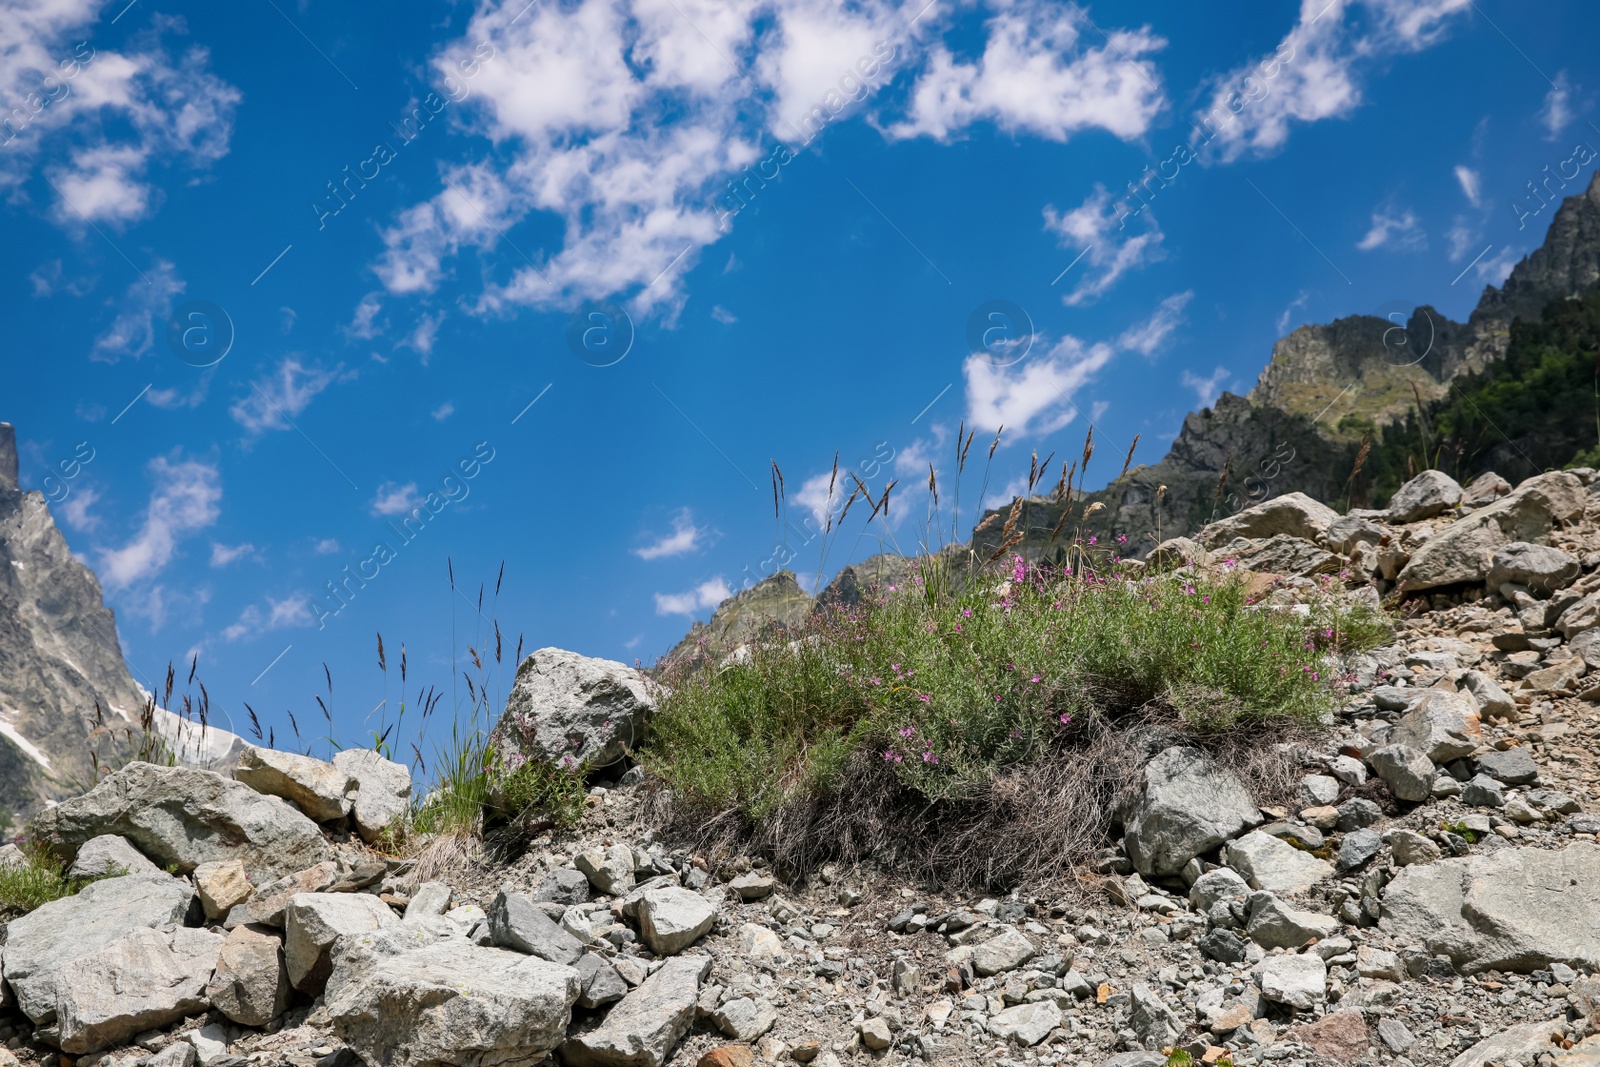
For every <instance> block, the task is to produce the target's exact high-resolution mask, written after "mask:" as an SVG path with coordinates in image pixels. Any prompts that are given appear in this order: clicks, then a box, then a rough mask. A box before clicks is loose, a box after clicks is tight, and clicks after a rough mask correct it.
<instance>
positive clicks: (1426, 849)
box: [1383, 830, 1444, 867]
mask: <svg viewBox="0 0 1600 1067" xmlns="http://www.w3.org/2000/svg"><path fill="white" fill-rule="evenodd" d="M1383 840H1384V842H1385V843H1386V844H1387V845H1388V846H1389V848H1390V849H1391V850H1392V851H1393V852H1394V864H1395V866H1396V867H1409V866H1411V865H1412V864H1413V863H1432V862H1433V861H1434V860H1436V859H1438V858H1439V857H1440V856H1442V855H1443V854H1444V852H1443V850H1442V849H1440V848H1439V846H1438V845H1436V844H1434V843H1433V842H1432V841H1430V840H1428V839H1427V838H1426V837H1423V836H1422V835H1421V834H1419V833H1417V832H1416V831H1415V830H1390V831H1389V832H1388V833H1386V834H1384V835H1383Z"/></svg>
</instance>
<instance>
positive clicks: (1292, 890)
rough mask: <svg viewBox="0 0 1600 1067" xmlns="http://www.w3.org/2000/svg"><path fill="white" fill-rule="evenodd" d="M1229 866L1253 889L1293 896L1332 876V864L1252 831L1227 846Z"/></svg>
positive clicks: (1274, 838) (1266, 835)
mask: <svg viewBox="0 0 1600 1067" xmlns="http://www.w3.org/2000/svg"><path fill="white" fill-rule="evenodd" d="M1227 855H1228V865H1229V866H1230V867H1232V868H1233V869H1234V870H1236V871H1238V872H1239V874H1240V875H1242V876H1243V877H1244V880H1245V881H1246V882H1247V883H1249V885H1250V888H1252V889H1264V890H1266V891H1267V892H1269V893H1278V894H1281V895H1283V896H1293V895H1294V894H1296V893H1301V892H1304V891H1305V890H1307V889H1310V888H1311V887H1312V886H1314V885H1316V884H1317V883H1318V882H1320V881H1322V880H1323V879H1324V878H1331V877H1332V876H1333V865H1332V864H1330V863H1325V862H1323V861H1322V860H1319V859H1317V858H1316V857H1315V856H1312V855H1309V854H1308V853H1305V852H1301V851H1300V850H1299V849H1297V848H1295V847H1294V846H1293V845H1291V844H1288V843H1287V842H1285V841H1282V840H1280V839H1278V838H1276V837H1273V836H1272V835H1270V834H1264V833H1262V832H1261V831H1260V830H1252V831H1250V833H1248V834H1246V835H1245V836H1243V837H1241V838H1239V840H1237V841H1234V842H1232V843H1231V844H1229V845H1228V849H1227Z"/></svg>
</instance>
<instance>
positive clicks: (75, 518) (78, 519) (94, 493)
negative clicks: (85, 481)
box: [58, 485, 100, 533]
mask: <svg viewBox="0 0 1600 1067" xmlns="http://www.w3.org/2000/svg"><path fill="white" fill-rule="evenodd" d="M99 502H100V493H99V491H98V490H97V489H95V488H94V487H93V486H91V485H84V486H80V487H79V488H78V489H76V490H75V491H74V492H73V493H72V495H71V496H69V497H67V499H66V500H64V501H63V502H62V503H61V504H60V505H59V507H58V510H59V511H60V512H61V517H62V518H64V519H65V520H66V521H67V525H68V526H70V527H72V528H73V529H74V530H80V531H82V532H83V533H93V532H94V531H95V530H97V529H99V528H100V516H98V515H96V514H94V513H93V512H92V511H91V510H90V509H91V508H93V507H94V506H95V505H96V504H98V503H99Z"/></svg>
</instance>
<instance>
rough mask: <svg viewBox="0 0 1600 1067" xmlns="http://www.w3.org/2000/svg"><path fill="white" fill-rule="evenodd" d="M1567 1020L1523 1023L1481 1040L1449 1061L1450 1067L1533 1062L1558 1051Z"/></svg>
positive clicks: (1476, 1066) (1486, 1066)
mask: <svg viewBox="0 0 1600 1067" xmlns="http://www.w3.org/2000/svg"><path fill="white" fill-rule="evenodd" d="M1565 1029H1566V1020H1565V1019H1548V1020H1546V1021H1545V1022H1542V1023H1523V1024H1522V1025H1521V1026H1513V1027H1511V1028H1510V1029H1507V1030H1502V1031H1501V1032H1500V1033H1498V1034H1495V1035H1494V1036H1493V1037H1491V1038H1488V1039H1486V1040H1483V1041H1480V1042H1478V1043H1477V1044H1476V1045H1473V1046H1472V1047H1471V1048H1469V1049H1467V1051H1465V1052H1463V1053H1462V1054H1461V1055H1459V1056H1457V1057H1456V1058H1455V1059H1453V1060H1451V1061H1450V1067H1500V1065H1501V1064H1503V1063H1507V1062H1516V1063H1526V1064H1531V1063H1533V1062H1534V1061H1535V1060H1537V1059H1538V1058H1539V1054H1540V1053H1543V1052H1550V1053H1554V1052H1556V1051H1557V1050H1558V1049H1559V1048H1560V1046H1559V1045H1557V1044H1555V1042H1556V1041H1559V1040H1560V1038H1561V1034H1562V1031H1563V1030H1565Z"/></svg>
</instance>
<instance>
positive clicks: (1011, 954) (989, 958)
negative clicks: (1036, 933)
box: [972, 925, 1039, 978]
mask: <svg viewBox="0 0 1600 1067" xmlns="http://www.w3.org/2000/svg"><path fill="white" fill-rule="evenodd" d="M1038 951H1039V950H1038V949H1036V948H1035V947H1034V945H1033V942H1032V941H1029V940H1028V939H1027V938H1026V937H1024V936H1022V934H1020V933H1019V932H1018V931H1017V928H1016V927H1015V926H1009V925H1008V926H1002V927H1000V932H999V933H997V934H995V935H994V936H993V937H991V938H990V939H989V940H987V941H985V942H983V943H982V944H981V945H977V946H975V947H974V948H973V950H972V969H973V970H974V971H976V972H977V973H978V974H980V975H982V976H983V977H985V978H987V977H989V976H990V975H995V974H1003V973H1004V972H1006V971H1014V970H1016V969H1017V968H1018V967H1021V966H1022V965H1023V964H1024V963H1027V962H1028V961H1029V960H1031V959H1033V957H1034V954H1035V953H1037V952H1038Z"/></svg>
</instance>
